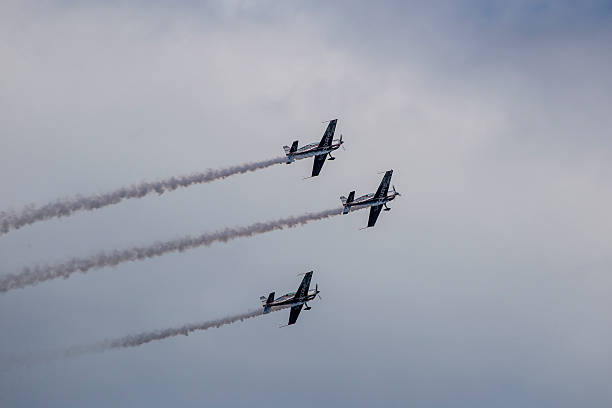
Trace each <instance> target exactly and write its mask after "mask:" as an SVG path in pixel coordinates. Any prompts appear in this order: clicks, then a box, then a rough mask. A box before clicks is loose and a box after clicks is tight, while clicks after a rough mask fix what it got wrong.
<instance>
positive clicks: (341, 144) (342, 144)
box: [340, 133, 346, 151]
mask: <svg viewBox="0 0 612 408" xmlns="http://www.w3.org/2000/svg"><path fill="white" fill-rule="evenodd" d="M340 146H342V150H344V151H346V147H344V142H343V141H342V133H340Z"/></svg>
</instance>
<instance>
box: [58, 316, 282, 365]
mask: <svg viewBox="0 0 612 408" xmlns="http://www.w3.org/2000/svg"><path fill="white" fill-rule="evenodd" d="M285 308H286V307H276V308H274V309H272V311H278V310H281V309H285ZM262 314H263V308H260V309H257V310H251V311H248V312H246V313H240V314H237V315H233V316H227V317H223V318H221V319H215V320H209V321H207V322H201V323H191V324H186V325H183V326H180V327H173V328H168V329H161V330H155V331H151V332H144V333H140V334H132V335H129V336H125V337H120V338H117V339H108V340H104V341H103V342H101V343H99V344H93V345H90V346H74V347H71V348H70V349H68V350H66V351H65V352H64V357H73V356H78V355H82V354H88V353H100V352H104V351H107V350H112V349H118V348H128V347H138V346H142V345H143V344H146V343H150V342H152V341H155V340H163V339H167V338H168V337H174V336H181V335H182V336H188V335H189V333H191V332H194V331H198V330H208V329H210V328H213V327H215V328H217V327H221V326H225V325H226V324H232V323H236V322H238V321H240V322H241V321H244V320H246V319H251V318H253V317H257V316H261V315H262Z"/></svg>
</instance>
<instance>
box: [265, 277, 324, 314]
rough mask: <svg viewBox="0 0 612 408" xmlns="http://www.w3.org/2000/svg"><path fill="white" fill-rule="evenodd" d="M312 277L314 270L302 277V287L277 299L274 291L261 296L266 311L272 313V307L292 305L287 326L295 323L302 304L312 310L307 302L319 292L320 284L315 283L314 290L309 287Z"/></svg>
mask: <svg viewBox="0 0 612 408" xmlns="http://www.w3.org/2000/svg"><path fill="white" fill-rule="evenodd" d="M311 279H312V271H310V272H307V273H305V274H304V279H302V283H300V287H299V288H298V290H297V292H291V293H287V294H286V295H284V296H281V297H279V298H278V299H276V300H275V299H274V292H272V293H270V294H269V295H268V297H267V298H266V297H265V296H261V297H260V299H261V301H262V302H263V308H264V313H270V312H271V311H272V309H273V308H276V307H288V306H291V312H290V313H289V323H288V324H287V326H289V325H291V324H294V323H295V322H296V320H297V318H298V316H299V315H300V312H301V311H302V306H306V307H305V308H304V310H310V309H311V308H310V306H308V304H307V303H306V302H308V301H309V300H312V299H314V298H315V297H316V296H317V295H318V294H319V287H318V285H315V289H314V290H310V289H309V288H310V280H311ZM319 297H320V296H319Z"/></svg>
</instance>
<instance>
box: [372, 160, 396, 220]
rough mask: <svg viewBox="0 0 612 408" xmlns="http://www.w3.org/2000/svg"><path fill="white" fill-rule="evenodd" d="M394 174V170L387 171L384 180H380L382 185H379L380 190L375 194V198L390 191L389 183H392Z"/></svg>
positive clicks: (383, 195)
mask: <svg viewBox="0 0 612 408" xmlns="http://www.w3.org/2000/svg"><path fill="white" fill-rule="evenodd" d="M392 175H393V170H389V171H387V172H386V173H385V175H384V176H383V179H382V181H381V182H380V186H378V190H376V194H374V198H381V197H385V196H386V195H387V192H388V191H389V184H391V176H392ZM377 216H378V215H377Z"/></svg>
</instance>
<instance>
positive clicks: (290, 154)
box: [283, 119, 344, 177]
mask: <svg viewBox="0 0 612 408" xmlns="http://www.w3.org/2000/svg"><path fill="white" fill-rule="evenodd" d="M337 122H338V119H332V120H330V121H329V124H328V125H327V129H326V130H325V133H324V134H323V138H322V139H321V141H320V142H319V143H311V144H307V145H305V146H302V147H300V148H299V149H298V141H297V140H296V141H294V142H293V144H292V145H291V147H289V146H283V149H285V154H286V155H287V161H286V163H287V164H291V163H293V162H294V161H295V160H300V159H305V158H307V157H311V156H314V165H313V167H312V175H311V176H310V177H316V176H318V175H319V173H320V172H321V168H323V163H325V159H326V158H327V156H328V155H329V160H336V158H335V157H333V156H332V155H331V152H333V151H334V150H336V149H337V148H339V147H340V146H342V143H344V142H343V141H342V135H340V139H334V132H335V131H336V123H337Z"/></svg>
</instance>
